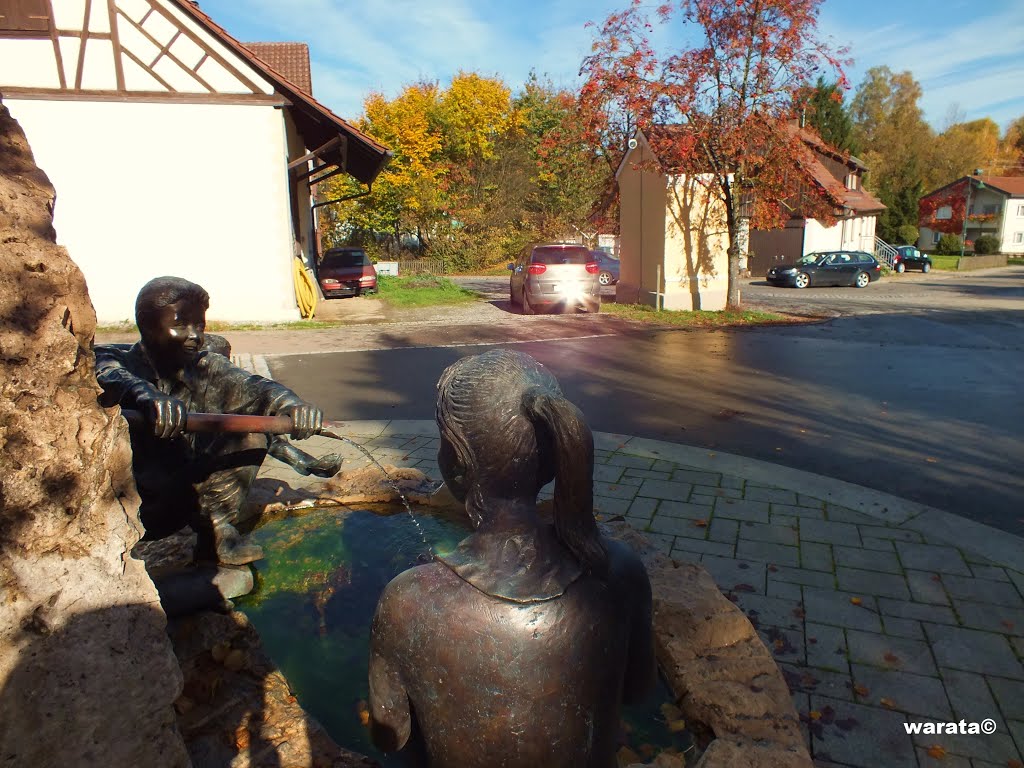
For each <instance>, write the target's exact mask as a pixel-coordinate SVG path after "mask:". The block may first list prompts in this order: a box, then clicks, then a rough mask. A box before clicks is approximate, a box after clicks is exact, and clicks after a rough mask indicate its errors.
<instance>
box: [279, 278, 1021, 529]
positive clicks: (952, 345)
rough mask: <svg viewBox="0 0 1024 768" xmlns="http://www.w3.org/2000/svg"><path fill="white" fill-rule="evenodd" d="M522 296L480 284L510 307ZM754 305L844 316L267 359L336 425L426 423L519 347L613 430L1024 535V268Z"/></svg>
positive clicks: (425, 338) (752, 295)
mask: <svg viewBox="0 0 1024 768" xmlns="http://www.w3.org/2000/svg"><path fill="white" fill-rule="evenodd" d="M478 283H479V281H478ZM505 284H507V279H506V280H504V281H502V279H500V278H495V279H491V280H489V281H484V283H483V284H480V285H478V286H476V287H484V288H485V289H486V290H487V291H489V292H490V294H491V296H492V299H493V302H494V303H493V304H492V305H490V306H491V307H492V308H493V307H494V306H495V305H499V306H500V304H501V301H500V298H499V297H500V296H501V295H502V292H503V291H507V288H505V287H504V285H505ZM744 300H745V302H746V304H747V305H748V306H758V307H765V308H776V309H781V310H787V311H799V312H803V313H809V314H815V313H817V314H832V315H837V317H835V318H834V319H831V320H829V321H826V322H820V323H815V324H809V325H801V326H788V327H766V328H752V329H740V330H730V331H679V330H641V331H637V330H631V331H626V332H624V333H617V334H613V335H608V334H607V327H606V326H604V325H602V326H601V330H602V335H600V336H594V335H592V334H591V333H588V331H591V330H593V329H592V328H588V325H589V323H588V318H580V317H578V316H577V317H575V318H570V317H566V318H551V319H550V320H549V319H545V322H553V323H558V322H559V321H561V320H564V321H565V324H564V327H565V331H566V332H565V333H564V334H562V337H560V338H557V339H549V340H545V341H531V340H524V338H523V334H522V333H518V334H513V333H509V334H508V337H507V340H505V341H503V342H501V343H491V344H487V345H483V344H481V345H474V344H473V342H474V340H475V339H478V338H479V333H478V331H479V329H477V328H475V327H473V326H467V327H466V328H465V329H464V331H463V332H461V333H460V332H459V329H458V328H452V327H447V328H446V329H445V334H444V335H443V339H444V340H443V342H442V341H434V342H432V341H430V339H429V334H424V333H419V334H417V342H416V344H415V346H411V347H410V346H401V345H399V346H397V347H395V346H394V345H393V344H390V343H389V344H387V345H384V344H382V345H381V346H390V347H392V348H381V349H365V348H364V349H362V350H361V351H351V352H321V353H319V354H283V355H268V357H267V360H268V363H269V365H270V369H271V371H272V373H273V375H274V377H275V378H276V379H278V380H279V381H281V382H283V383H284V384H286V385H288V386H290V387H292V388H293V389H295V390H296V391H297V392H299V393H300V394H301V395H303V396H304V397H306V398H307V399H309V400H311V401H313V402H316V403H317V404H319V405H320V406H321V407H322V408H324V411H325V413H326V415H327V416H328V417H329V418H332V419H423V418H432V417H433V410H434V385H435V383H436V381H437V379H438V376H439V375H440V373H441V371H442V370H443V369H444V368H445V366H447V365H448V364H450V363H451V362H453V361H454V360H456V359H458V358H459V357H462V356H464V355H467V354H474V353H477V352H480V351H483V350H485V349H488V348H491V347H493V346H512V347H514V348H516V349H519V350H522V351H524V352H527V353H529V354H531V355H533V356H534V357H536V358H537V359H538V360H540V361H541V362H543V363H544V364H545V365H547V366H549V367H550V368H551V370H552V371H553V372H554V373H555V375H556V376H557V377H558V378H559V380H560V381H561V383H562V387H563V389H564V390H565V392H566V394H567V395H568V396H569V398H570V399H572V400H573V401H574V402H575V403H577V405H579V407H580V408H581V409H582V410H583V412H584V414H585V415H586V417H587V420H588V422H589V423H590V424H591V426H592V427H593V428H594V429H596V430H601V431H606V432H616V433H622V434H630V435H639V436H642V437H651V438H656V439H662V440H670V441H675V442H681V443H687V444H690V445H695V446H701V447H705V448H707V449H708V450H712V451H713V450H716V449H717V450H722V451H727V452H729V453H735V454H740V455H744V456H749V457H752V458H756V459H761V460H765V461H771V462H775V463H778V464H782V465H786V466H790V467H796V468H800V469H804V470H808V471H812V472H816V473H819V474H823V475H828V476H831V477H835V478H838V479H841V480H846V481H849V482H853V483H857V484H860V485H864V486H867V487H870V488H875V489H878V490H882V491H886V492H888V493H892V494H895V495H897V496H902V497H904V498H907V499H911V500H914V501H919V502H922V503H925V504H928V505H930V506H934V507H937V508H939V509H943V510H946V511H949V512H953V513H956V514H959V515H963V516H966V517H969V518H972V519H974V520H977V521H979V522H983V523H987V524H989V525H993V526H995V527H998V528H1001V529H1003V530H1007V531H1011V532H1013V533H1016V534H1018V535H1020V534H1024V472H1022V470H1021V467H1022V466H1024V441H1022V440H1021V431H1022V428H1024V398H1022V396H1021V394H1022V388H1024V354H1022V351H1024V335H1022V333H1024V270H1021V269H1016V270H998V271H997V270H993V271H991V272H990V273H987V274H985V275H971V276H964V275H952V276H949V275H941V276H936V275H934V273H933V274H932V275H914V276H909V278H908V276H898V277H897V276H893V278H890V279H887V280H883V281H881V282H879V283H875V284H872V285H871V286H869V288H867V289H864V290H857V289H852V288H851V289H819V290H817V291H816V290H815V289H808V290H806V291H795V290H789V291H786V290H784V289H777V288H771V287H770V286H767V285H766V284H760V285H759V284H758V281H748V283H747V284H746V285H745V286H744ZM600 319H601V316H597V317H594V318H593V320H594V321H598V320H600ZM523 320H534V318H523ZM595 326H596V323H595ZM548 335H549V336H550V335H551V334H548ZM393 337H394V334H392V338H393ZM566 337H568V338H566ZM439 338H440V337H439ZM493 340H494V339H493V338H492V337H488V341H493ZM442 343H443V344H445V346H441V344H442Z"/></svg>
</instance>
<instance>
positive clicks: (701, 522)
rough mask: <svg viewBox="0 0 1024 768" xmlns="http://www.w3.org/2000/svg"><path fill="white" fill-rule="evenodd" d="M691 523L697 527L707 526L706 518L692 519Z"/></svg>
mask: <svg viewBox="0 0 1024 768" xmlns="http://www.w3.org/2000/svg"><path fill="white" fill-rule="evenodd" d="M693 524H694V526H696V527H697V528H707V527H708V521H707V520H694V521H693Z"/></svg>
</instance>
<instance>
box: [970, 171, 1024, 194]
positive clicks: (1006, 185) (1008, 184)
mask: <svg viewBox="0 0 1024 768" xmlns="http://www.w3.org/2000/svg"><path fill="white" fill-rule="evenodd" d="M974 178H976V179H977V180H978V181H980V182H982V183H983V184H984V185H985V186H986V187H992V188H993V189H998V190H999V191H1000V192H1005V193H1006V194H1008V195H1010V196H1011V197H1024V176H975V177H974Z"/></svg>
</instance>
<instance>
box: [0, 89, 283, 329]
mask: <svg viewBox="0 0 1024 768" xmlns="http://www.w3.org/2000/svg"><path fill="white" fill-rule="evenodd" d="M4 104H5V105H6V106H7V107H8V108H9V109H10V111H11V114H12V115H13V116H14V118H15V119H17V120H18V122H19V123H20V124H21V126H22V128H23V129H24V130H25V133H26V135H27V137H28V140H29V143H30V144H31V147H32V151H33V153H34V154H35V158H36V162H37V164H38V165H39V167H40V168H42V169H43V170H44V171H45V172H46V173H47V174H48V175H49V177H50V180H51V182H52V183H53V185H54V187H55V189H56V190H57V203H56V210H55V216H54V226H55V228H56V230H57V240H58V242H59V243H60V244H61V245H64V246H66V247H67V248H68V251H69V253H70V255H71V258H72V259H74V261H75V262H76V263H77V264H78V265H79V267H81V269H82V272H83V273H84V274H85V277H86V280H87V281H88V285H89V294H90V296H91V298H92V301H93V304H94V306H95V308H96V313H97V317H98V319H99V321H100V322H101V323H111V322H119V321H123V320H130V319H133V318H134V305H135V297H136V295H137V293H138V291H139V288H141V287H142V285H143V284H144V283H145V282H146V281H148V280H150V279H151V278H154V277H157V276H160V275H176V276H179V277H184V278H186V279H189V280H192V281H194V282H197V283H200V284H201V285H203V286H204V287H205V288H206V289H207V291H209V293H210V310H209V313H208V317H209V318H210V319H212V320H226V321H244V320H260V321H265V322H267V321H278V320H290V319H297V318H298V311H297V308H296V302H295V295H294V289H293V284H292V279H291V267H292V264H291V262H292V249H293V238H292V223H291V214H290V212H289V210H288V205H287V202H286V201H287V200H288V189H287V176H286V170H285V166H286V162H287V148H286V143H285V129H284V121H283V119H282V115H281V112H280V111H279V110H278V109H275V108H273V107H270V106H249V105H246V106H231V105H224V104H210V105H205V104H170V103H119V102H88V101H43V100H35V99H27V100H18V99H13V98H9V99H5V100H4Z"/></svg>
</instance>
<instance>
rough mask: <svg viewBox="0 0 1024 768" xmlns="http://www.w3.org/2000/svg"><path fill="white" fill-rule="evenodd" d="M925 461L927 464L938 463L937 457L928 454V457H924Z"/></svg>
mask: <svg viewBox="0 0 1024 768" xmlns="http://www.w3.org/2000/svg"><path fill="white" fill-rule="evenodd" d="M925 461H927V462H928V463H929V464H936V463H938V461H939V460H938V459H934V458H932V457H931V456H929V457H928V458H926V459H925Z"/></svg>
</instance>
